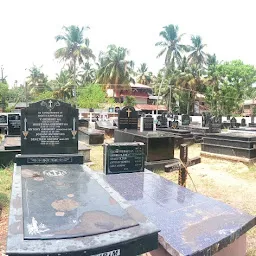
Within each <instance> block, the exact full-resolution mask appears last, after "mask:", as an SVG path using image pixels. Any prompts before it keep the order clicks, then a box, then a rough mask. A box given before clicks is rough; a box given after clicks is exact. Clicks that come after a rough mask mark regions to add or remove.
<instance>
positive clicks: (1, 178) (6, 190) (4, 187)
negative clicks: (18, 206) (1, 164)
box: [0, 165, 13, 208]
mask: <svg viewBox="0 0 256 256" xmlns="http://www.w3.org/2000/svg"><path fill="white" fill-rule="evenodd" d="M12 170H13V165H11V166H9V167H7V168H5V169H0V208H5V207H6V208H9V202H10V195H11V188H12Z"/></svg>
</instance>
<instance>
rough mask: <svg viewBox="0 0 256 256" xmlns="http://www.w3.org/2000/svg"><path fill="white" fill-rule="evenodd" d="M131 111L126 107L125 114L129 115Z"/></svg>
mask: <svg viewBox="0 0 256 256" xmlns="http://www.w3.org/2000/svg"><path fill="white" fill-rule="evenodd" d="M131 112H132V111H131V110H130V109H129V108H128V109H127V110H126V113H127V116H128V117H130V113H131Z"/></svg>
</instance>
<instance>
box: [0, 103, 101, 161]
mask: <svg viewBox="0 0 256 256" xmlns="http://www.w3.org/2000/svg"><path fill="white" fill-rule="evenodd" d="M40 104H44V105H47V104H48V105H47V107H48V108H49V109H51V108H52V107H53V106H54V103H53V101H52V100H49V102H48V103H46V101H42V102H40ZM56 104H57V106H55V108H56V107H58V103H56ZM32 106H34V105H33V104H31V108H32ZM36 107H37V105H36ZM60 112H61V114H60V116H59V117H58V118H55V119H54V118H53V119H54V122H53V124H48V123H47V118H44V116H43V115H42V116H39V117H38V118H40V120H41V119H42V120H44V124H45V127H44V130H45V133H46V132H47V131H50V130H52V134H51V136H48V134H47V133H46V135H45V136H44V137H45V140H50V138H51V137H52V138H55V139H56V140H60V141H61V140H63V138H61V136H62V135H63V134H62V130H63V129H65V127H62V126H63V125H64V126H67V123H66V122H65V120H63V116H65V117H66V116H68V115H69V114H70V113H68V112H66V109H65V108H63V110H62V111H60ZM6 118H7V126H6V127H7V134H5V135H4V139H3V141H2V143H1V144H0V166H7V165H9V164H10V163H11V162H15V156H16V155H17V154H20V153H21V150H22V149H21V136H24V134H25V135H26V134H31V133H32V132H35V133H36V130H35V129H34V130H33V131H32V130H31V131H30V130H28V125H30V124H27V122H26V119H25V123H24V127H22V126H21V119H22V117H21V114H19V113H8V114H4V113H2V114H1V116H0V120H3V119H4V120H6ZM73 122H75V120H73ZM2 124H3V122H2ZM37 124H38V120H37V119H35V120H34V123H33V125H34V126H36V125H37ZM54 125H55V126H54ZM56 127H57V128H56ZM38 129H39V128H38ZM54 136H55V137H54ZM42 137H43V136H42ZM41 140H42V138H41ZM65 140H67V138H65ZM42 143H46V142H42ZM102 143H103V141H102ZM23 145H25V143H23ZM30 146H31V144H30ZM26 148H27V147H26ZM34 150H35V151H36V150H37V149H36V147H35V148H34ZM67 150H68V149H67ZM78 150H79V152H80V153H81V154H82V155H83V156H84V158H83V160H84V162H90V150H91V149H90V148H89V147H88V146H87V145H86V144H85V142H83V141H79V143H78ZM49 153H50V151H49Z"/></svg>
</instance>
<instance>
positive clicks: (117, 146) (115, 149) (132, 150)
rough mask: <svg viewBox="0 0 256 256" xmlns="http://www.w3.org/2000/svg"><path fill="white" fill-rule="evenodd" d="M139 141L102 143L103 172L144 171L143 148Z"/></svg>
mask: <svg viewBox="0 0 256 256" xmlns="http://www.w3.org/2000/svg"><path fill="white" fill-rule="evenodd" d="M144 148H145V145H144V143H141V142H131V143H129V142H126V143H112V144H105V145H104V153H103V154H104V156H103V166H104V173H105V174H117V173H127V172H143V171H144V162H145V156H144V150H145V149H144Z"/></svg>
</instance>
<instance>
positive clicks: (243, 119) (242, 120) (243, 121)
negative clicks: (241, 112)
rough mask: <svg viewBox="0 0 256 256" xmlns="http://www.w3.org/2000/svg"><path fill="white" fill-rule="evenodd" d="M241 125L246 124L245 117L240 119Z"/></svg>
mask: <svg viewBox="0 0 256 256" xmlns="http://www.w3.org/2000/svg"><path fill="white" fill-rule="evenodd" d="M241 126H246V120H245V118H242V119H241Z"/></svg>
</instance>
